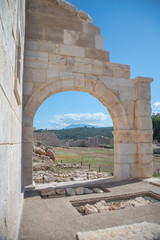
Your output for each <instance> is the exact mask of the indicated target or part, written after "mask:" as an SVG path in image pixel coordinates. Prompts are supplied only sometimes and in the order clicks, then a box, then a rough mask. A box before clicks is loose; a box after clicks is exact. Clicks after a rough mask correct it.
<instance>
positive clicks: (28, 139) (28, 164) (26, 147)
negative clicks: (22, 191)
mask: <svg viewBox="0 0 160 240" xmlns="http://www.w3.org/2000/svg"><path fill="white" fill-rule="evenodd" d="M32 154H33V115H32V114H31V113H28V112H24V113H23V185H24V186H28V185H31V184H32V183H33V178H32Z"/></svg>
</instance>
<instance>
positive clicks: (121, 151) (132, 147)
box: [114, 143, 137, 155]
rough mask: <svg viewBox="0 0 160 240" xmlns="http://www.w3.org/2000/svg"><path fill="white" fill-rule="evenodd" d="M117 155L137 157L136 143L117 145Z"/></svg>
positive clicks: (115, 147) (115, 148) (115, 145)
mask: <svg viewBox="0 0 160 240" xmlns="http://www.w3.org/2000/svg"><path fill="white" fill-rule="evenodd" d="M114 150H115V154H116V155H117V154H118V155H135V154H137V144H136V143H115V144H114Z"/></svg>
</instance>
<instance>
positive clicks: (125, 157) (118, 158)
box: [114, 154, 137, 164]
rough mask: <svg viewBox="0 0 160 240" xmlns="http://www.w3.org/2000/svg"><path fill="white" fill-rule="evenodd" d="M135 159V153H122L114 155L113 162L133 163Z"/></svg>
mask: <svg viewBox="0 0 160 240" xmlns="http://www.w3.org/2000/svg"><path fill="white" fill-rule="evenodd" d="M136 161H137V155H136V154H122V155H117V154H115V156H114V162H115V163H118V164H131V163H132V164H133V163H136Z"/></svg>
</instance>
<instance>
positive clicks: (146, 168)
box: [138, 163, 153, 178]
mask: <svg viewBox="0 0 160 240" xmlns="http://www.w3.org/2000/svg"><path fill="white" fill-rule="evenodd" d="M152 174H153V164H152V163H146V164H138V176H139V177H141V178H149V177H152Z"/></svg>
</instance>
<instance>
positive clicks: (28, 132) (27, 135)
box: [23, 127, 33, 143]
mask: <svg viewBox="0 0 160 240" xmlns="http://www.w3.org/2000/svg"><path fill="white" fill-rule="evenodd" d="M32 141H33V127H23V142H29V143H30V142H32Z"/></svg>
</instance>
